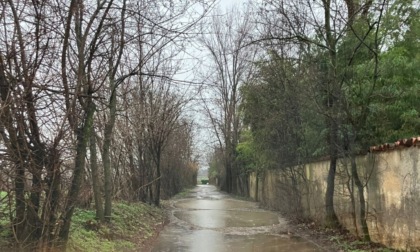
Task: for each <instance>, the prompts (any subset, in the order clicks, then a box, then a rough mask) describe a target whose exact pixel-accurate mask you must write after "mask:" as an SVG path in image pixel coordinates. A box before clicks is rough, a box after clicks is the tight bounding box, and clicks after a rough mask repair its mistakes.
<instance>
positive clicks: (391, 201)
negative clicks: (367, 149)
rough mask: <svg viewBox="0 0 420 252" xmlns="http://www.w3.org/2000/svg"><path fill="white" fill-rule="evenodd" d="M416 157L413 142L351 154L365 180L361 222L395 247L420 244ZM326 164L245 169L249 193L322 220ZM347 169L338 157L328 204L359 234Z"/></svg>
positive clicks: (419, 152) (419, 167)
mask: <svg viewBox="0 0 420 252" xmlns="http://www.w3.org/2000/svg"><path fill="white" fill-rule="evenodd" d="M419 159H420V146H418V145H417V146H413V147H407V148H404V147H400V148H399V149H394V150H388V151H383V152H377V153H369V154H367V155H363V156H359V157H357V162H356V163H357V166H358V172H359V176H360V178H361V180H362V182H363V183H364V184H365V185H366V186H365V190H364V194H365V199H366V202H367V211H368V216H367V222H368V226H369V233H370V235H371V238H372V240H373V241H375V242H379V243H382V244H385V245H387V246H389V247H393V248H397V249H404V250H418V249H419V248H420V175H419V173H420V161H419ZM328 168H329V161H328V160H327V161H320V162H313V163H309V164H306V165H302V166H299V167H292V168H287V169H283V170H269V171H266V172H265V173H264V174H260V175H259V176H258V178H257V176H256V174H251V176H250V178H249V192H250V197H251V198H253V199H255V200H258V201H260V202H261V203H262V204H263V205H265V206H266V207H268V208H271V209H275V210H279V211H281V212H283V213H285V214H293V215H296V216H299V217H302V218H308V219H311V220H313V221H315V222H318V223H320V224H322V223H323V221H324V217H325V191H326V186H327V182H326V181H327V175H328ZM349 174H350V164H349V162H347V160H345V159H341V160H340V161H339V163H338V168H337V176H336V181H335V183H336V187H335V198H334V207H335V210H336V213H337V215H338V217H339V220H340V222H341V223H342V225H344V226H345V227H346V228H347V229H348V230H350V231H351V232H352V233H354V234H356V235H359V234H360V233H361V226H360V223H359V221H358V214H359V207H360V205H359V196H358V192H357V187H356V186H355V185H354V182H353V181H352V179H351V176H350V175H349ZM257 179H258V181H257ZM352 198H353V199H354V201H353V202H354V204H352ZM353 206H354V207H353Z"/></svg>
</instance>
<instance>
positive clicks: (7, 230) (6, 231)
mask: <svg viewBox="0 0 420 252" xmlns="http://www.w3.org/2000/svg"><path fill="white" fill-rule="evenodd" d="M7 197H8V194H7V192H4V191H0V248H1V247H4V246H7V245H8V243H9V242H10V239H11V237H12V230H11V226H10V216H9V215H10V208H9V205H8V198H7Z"/></svg>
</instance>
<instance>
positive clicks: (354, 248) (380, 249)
mask: <svg viewBox="0 0 420 252" xmlns="http://www.w3.org/2000/svg"><path fill="white" fill-rule="evenodd" d="M351 238H353V239H351ZM330 240H331V241H332V242H334V243H336V244H337V245H338V246H339V247H340V249H341V250H342V251H348V252H369V251H376V252H394V251H395V250H394V249H391V248H386V247H385V246H383V245H380V244H377V243H373V242H365V241H361V240H357V239H355V240H354V237H349V236H346V235H337V236H332V237H331V238H330Z"/></svg>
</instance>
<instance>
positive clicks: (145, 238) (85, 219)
mask: <svg viewBox="0 0 420 252" xmlns="http://www.w3.org/2000/svg"><path fill="white" fill-rule="evenodd" d="M5 196H6V194H5V193H3V192H0V197H2V198H3V197H5ZM5 207H6V205H5V204H1V205H0V213H5V212H6V211H7V210H6V209H5ZM4 210H5V211H4ZM166 220H167V216H166V213H165V211H164V210H163V209H162V208H157V207H153V206H150V205H147V204H143V203H125V202H115V203H114V205H113V214H112V222H111V223H110V224H107V225H104V224H99V223H98V222H97V221H96V220H95V211H94V210H90V209H77V210H76V212H75V214H74V216H73V219H72V226H71V233H70V239H69V242H68V250H67V251H74V252H77V251H83V252H84V251H87V252H88V251H147V249H148V247H149V246H150V244H151V242H152V241H153V239H154V238H155V237H156V236H157V234H158V233H159V231H160V230H161V229H162V227H163V226H164V224H165V222H166ZM12 241H13V236H12V233H11V229H10V220H9V217H8V214H6V216H2V215H0V251H3V249H8V245H9V244H11V242H12Z"/></svg>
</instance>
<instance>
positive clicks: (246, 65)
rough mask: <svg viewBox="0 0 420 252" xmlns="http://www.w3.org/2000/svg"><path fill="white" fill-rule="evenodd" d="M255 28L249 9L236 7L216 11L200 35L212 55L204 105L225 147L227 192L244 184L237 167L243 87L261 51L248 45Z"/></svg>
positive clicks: (234, 190) (223, 147)
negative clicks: (241, 87) (224, 11)
mask: <svg viewBox="0 0 420 252" xmlns="http://www.w3.org/2000/svg"><path fill="white" fill-rule="evenodd" d="M217 12H220V11H217ZM252 30H253V24H252V22H251V18H250V12H249V10H247V11H243V12H242V11H240V10H239V9H238V8H236V7H233V8H232V9H231V10H229V11H228V13H227V14H226V15H214V16H213V17H212V20H211V23H210V25H209V28H208V30H206V29H204V28H203V31H202V33H203V34H208V35H203V36H202V37H201V38H200V39H199V42H200V44H201V45H202V46H203V47H204V48H205V49H206V51H207V52H208V54H209V58H210V63H209V66H208V69H210V70H209V71H210V72H208V73H205V75H206V74H207V76H206V80H205V81H204V82H205V85H206V86H207V88H204V89H203V90H202V98H203V101H204V109H205V113H206V114H207V116H208V118H209V120H210V124H211V126H212V130H213V132H214V134H215V135H216V137H217V139H218V143H219V147H220V148H221V149H223V151H224V169H225V175H226V176H225V179H224V180H223V181H222V184H221V188H222V189H223V190H225V191H227V192H236V190H237V188H236V187H237V186H240V185H241V184H239V185H237V184H236V181H238V179H239V177H238V171H237V169H236V167H235V156H236V154H235V152H236V146H237V143H238V140H239V131H240V118H239V113H238V107H239V104H240V101H241V97H240V94H239V88H240V85H241V83H243V82H244V81H248V80H250V78H251V77H252V62H253V60H255V58H256V55H257V53H256V48H255V47H253V46H248V47H245V46H246V45H247V44H248V42H249V39H250V37H251V35H252V34H251V31H252ZM205 64H206V63H205ZM208 100H211V102H208Z"/></svg>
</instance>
